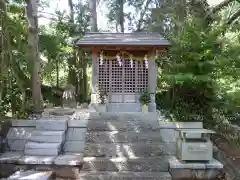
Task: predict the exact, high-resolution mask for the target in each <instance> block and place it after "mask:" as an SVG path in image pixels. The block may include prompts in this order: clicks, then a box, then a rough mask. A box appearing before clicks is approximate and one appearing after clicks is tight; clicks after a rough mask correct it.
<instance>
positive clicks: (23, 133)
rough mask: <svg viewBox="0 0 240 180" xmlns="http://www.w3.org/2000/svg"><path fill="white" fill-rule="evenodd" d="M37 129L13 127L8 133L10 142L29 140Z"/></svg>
mask: <svg viewBox="0 0 240 180" xmlns="http://www.w3.org/2000/svg"><path fill="white" fill-rule="evenodd" d="M34 130H35V128H32V127H12V128H10V129H9V131H8V133H7V139H8V140H10V139H11V140H14V139H20V140H28V139H29V138H30V137H31V135H32V132H33V131H34Z"/></svg>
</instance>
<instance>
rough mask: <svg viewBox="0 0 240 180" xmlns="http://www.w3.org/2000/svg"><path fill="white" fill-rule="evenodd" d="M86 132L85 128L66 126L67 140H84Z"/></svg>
mask: <svg viewBox="0 0 240 180" xmlns="http://www.w3.org/2000/svg"><path fill="white" fill-rule="evenodd" d="M86 133H87V128H68V130H67V135H66V140H67V141H84V140H85V136H86Z"/></svg>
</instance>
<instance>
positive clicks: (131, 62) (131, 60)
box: [130, 56, 133, 68]
mask: <svg viewBox="0 0 240 180" xmlns="http://www.w3.org/2000/svg"><path fill="white" fill-rule="evenodd" d="M130 65H131V68H133V59H132V56H131V57H130Z"/></svg>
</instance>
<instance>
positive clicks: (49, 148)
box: [24, 119, 67, 156]
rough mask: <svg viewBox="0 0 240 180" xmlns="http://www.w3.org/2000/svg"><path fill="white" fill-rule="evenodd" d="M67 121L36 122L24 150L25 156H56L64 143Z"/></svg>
mask: <svg viewBox="0 0 240 180" xmlns="http://www.w3.org/2000/svg"><path fill="white" fill-rule="evenodd" d="M66 130H67V120H44V119H43V120H37V121H36V130H34V131H33V132H32V135H31V137H30V138H29V140H28V141H27V143H26V145H25V149H24V154H25V155H30V156H35V155H36V156H57V155H59V153H60V151H61V149H62V144H63V143H64V141H65V131H66Z"/></svg>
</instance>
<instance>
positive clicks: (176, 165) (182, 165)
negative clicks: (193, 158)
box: [169, 156, 206, 169]
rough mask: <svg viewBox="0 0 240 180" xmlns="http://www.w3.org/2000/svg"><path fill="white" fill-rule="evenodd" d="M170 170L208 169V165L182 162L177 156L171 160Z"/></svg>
mask: <svg viewBox="0 0 240 180" xmlns="http://www.w3.org/2000/svg"><path fill="white" fill-rule="evenodd" d="M169 168H170V169H206V164H205V163H201V162H196V163H195V162H194V163H193V162H187V163H186V162H181V161H180V160H179V159H177V158H176V157H175V156H173V157H171V158H169Z"/></svg>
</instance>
